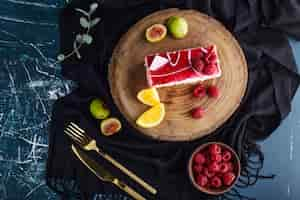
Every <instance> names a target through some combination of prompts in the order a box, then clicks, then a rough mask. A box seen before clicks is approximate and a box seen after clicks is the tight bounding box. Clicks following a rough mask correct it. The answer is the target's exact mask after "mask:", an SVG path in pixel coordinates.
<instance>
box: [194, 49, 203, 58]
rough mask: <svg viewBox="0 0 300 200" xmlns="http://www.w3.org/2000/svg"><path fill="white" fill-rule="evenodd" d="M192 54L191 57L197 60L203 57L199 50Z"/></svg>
mask: <svg viewBox="0 0 300 200" xmlns="http://www.w3.org/2000/svg"><path fill="white" fill-rule="evenodd" d="M193 53H194V55H193V57H194V58H197V59H200V58H203V56H204V53H203V52H202V51H201V50H200V51H196V52H193Z"/></svg>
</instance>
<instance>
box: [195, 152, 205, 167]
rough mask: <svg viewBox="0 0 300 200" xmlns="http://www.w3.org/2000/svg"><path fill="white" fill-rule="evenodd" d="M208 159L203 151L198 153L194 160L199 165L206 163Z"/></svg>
mask: <svg viewBox="0 0 300 200" xmlns="http://www.w3.org/2000/svg"><path fill="white" fill-rule="evenodd" d="M205 161H206V159H205V156H204V155H203V154H202V153H197V154H196V155H195V157H194V162H195V163H196V164H198V165H202V164H204V163H205Z"/></svg>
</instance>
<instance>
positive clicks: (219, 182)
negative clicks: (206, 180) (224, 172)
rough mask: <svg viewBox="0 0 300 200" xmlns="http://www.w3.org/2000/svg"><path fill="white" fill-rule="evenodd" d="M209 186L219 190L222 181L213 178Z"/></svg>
mask: <svg viewBox="0 0 300 200" xmlns="http://www.w3.org/2000/svg"><path fill="white" fill-rule="evenodd" d="M210 185H211V186H212V187H214V188H219V187H221V186H222V181H221V179H220V178H219V177H217V176H215V177H213V178H212V179H211V180H210Z"/></svg>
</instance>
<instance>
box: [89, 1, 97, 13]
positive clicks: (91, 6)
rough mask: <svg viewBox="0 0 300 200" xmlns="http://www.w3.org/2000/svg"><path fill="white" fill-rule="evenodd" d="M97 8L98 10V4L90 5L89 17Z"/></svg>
mask: <svg viewBox="0 0 300 200" xmlns="http://www.w3.org/2000/svg"><path fill="white" fill-rule="evenodd" d="M97 8H98V3H92V4H91V5H90V12H89V14H90V15H91V14H93V13H94V12H95V11H96V9H97Z"/></svg>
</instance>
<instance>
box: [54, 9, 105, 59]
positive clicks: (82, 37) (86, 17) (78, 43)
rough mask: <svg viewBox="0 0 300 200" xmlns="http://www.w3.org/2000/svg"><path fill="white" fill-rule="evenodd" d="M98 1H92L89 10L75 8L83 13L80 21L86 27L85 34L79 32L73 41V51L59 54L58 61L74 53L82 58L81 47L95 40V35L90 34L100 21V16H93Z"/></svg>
mask: <svg viewBox="0 0 300 200" xmlns="http://www.w3.org/2000/svg"><path fill="white" fill-rule="evenodd" d="M97 8H98V3H92V4H91V5H90V9H89V11H85V10H82V9H80V8H75V10H76V11H77V12H79V13H81V14H82V17H80V19H79V22H80V26H81V27H82V28H83V29H85V32H84V33H83V34H80V33H78V34H77V35H76V37H75V39H74V42H73V51H72V52H70V53H68V54H67V55H65V54H59V55H58V56H57V63H59V62H62V61H64V60H66V59H67V58H69V57H71V56H73V55H74V54H75V55H76V56H77V58H78V59H81V55H80V52H79V49H80V48H81V47H82V46H83V45H84V44H85V45H90V44H92V42H93V37H92V36H91V35H90V30H91V28H93V27H94V26H96V25H97V24H98V23H99V22H100V20H101V19H100V18H98V17H96V18H94V19H93V18H92V15H93V13H94V12H95V11H96V10H97Z"/></svg>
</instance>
